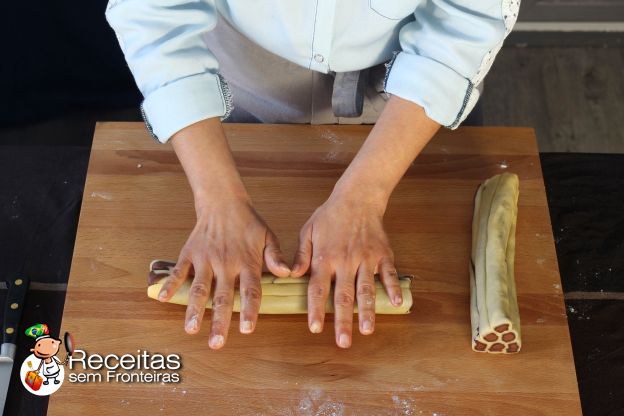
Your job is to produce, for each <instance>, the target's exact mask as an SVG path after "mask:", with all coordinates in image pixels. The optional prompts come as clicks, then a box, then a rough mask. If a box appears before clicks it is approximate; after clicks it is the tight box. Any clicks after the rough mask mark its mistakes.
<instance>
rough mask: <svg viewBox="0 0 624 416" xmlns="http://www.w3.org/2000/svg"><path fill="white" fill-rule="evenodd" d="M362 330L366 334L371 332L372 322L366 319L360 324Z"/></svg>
mask: <svg viewBox="0 0 624 416" xmlns="http://www.w3.org/2000/svg"><path fill="white" fill-rule="evenodd" d="M362 332H365V333H367V334H370V333H371V332H373V323H372V322H371V321H369V320H368V319H367V320H366V321H364V323H363V324H362Z"/></svg>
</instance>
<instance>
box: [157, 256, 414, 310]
mask: <svg viewBox="0 0 624 416" xmlns="http://www.w3.org/2000/svg"><path fill="white" fill-rule="evenodd" d="M156 262H161V263H167V264H171V265H173V263H171V262H164V261H162V260H155V261H153V262H152V264H151V266H150V268H151V269H152V273H153V274H155V275H156V277H157V278H159V279H158V281H154V282H152V284H150V285H149V286H148V288H147V296H149V297H150V298H152V299H157V298H158V293H159V292H160V289H161V287H162V283H161V281H162V279H164V278H165V277H167V275H168V274H169V270H167V269H154V264H155V263H156ZM171 267H172V266H171ZM169 269H170V267H169ZM152 279H153V278H152ZM260 283H261V286H262V301H261V303H260V313H261V314H302V313H307V308H308V301H307V299H308V298H307V293H308V278H307V277H302V278H278V277H274V276H271V275H264V276H262V278H261V282H260ZM410 283H411V277H409V276H402V277H400V278H399V284H400V286H401V293H402V295H403V304H402V305H401V306H393V305H392V304H391V303H390V299H389V298H388V295H387V293H386V291H385V289H384V287H383V285H382V283H381V282H380V281H379V280H377V278H376V279H375V288H376V296H375V313H377V314H392V315H397V314H398V315H400V314H406V313H409V311H410V309H411V307H412V303H413V300H412V292H411V290H410ZM190 288H191V280H190V279H189V280H187V281H185V282H184V283H183V284H182V286H180V288H179V289H178V291H177V292H176V293H175V294H174V295H173V296H172V298H171V299H170V300H169V303H175V304H178V305H187V304H188V296H189V291H190ZM211 306H212V299H211V298H210V297H209V299H208V302H207V303H206V308H211ZM234 312H240V294H239V291H238V289H236V292H235V294H234ZM325 312H327V313H333V312H334V303H333V289H332V290H331V292H330V294H329V296H328V299H327V304H326V305H325ZM354 312H356V313H357V305H355V307H354Z"/></svg>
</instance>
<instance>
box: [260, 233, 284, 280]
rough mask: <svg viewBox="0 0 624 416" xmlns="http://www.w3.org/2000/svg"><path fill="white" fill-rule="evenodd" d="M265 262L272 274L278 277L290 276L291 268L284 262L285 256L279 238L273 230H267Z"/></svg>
mask: <svg viewBox="0 0 624 416" xmlns="http://www.w3.org/2000/svg"><path fill="white" fill-rule="evenodd" d="M264 262H265V264H266V266H267V268H268V269H269V271H270V272H271V273H273V274H274V275H275V276H278V277H287V276H288V275H290V268H289V267H288V265H287V264H286V262H285V261H284V254H282V249H281V248H280V245H279V241H278V240H277V237H276V236H275V234H273V232H272V231H271V230H267V232H266V237H265V242H264Z"/></svg>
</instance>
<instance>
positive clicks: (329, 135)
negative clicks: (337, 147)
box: [321, 130, 342, 144]
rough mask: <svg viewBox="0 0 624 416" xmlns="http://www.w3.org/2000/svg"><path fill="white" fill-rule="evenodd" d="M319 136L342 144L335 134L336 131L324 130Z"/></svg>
mask: <svg viewBox="0 0 624 416" xmlns="http://www.w3.org/2000/svg"><path fill="white" fill-rule="evenodd" d="M321 138H322V139H325V140H327V141H329V142H332V143H334V144H342V140H340V139H339V138H338V136H336V133H334V132H333V131H331V130H325V131H323V132H322V133H321Z"/></svg>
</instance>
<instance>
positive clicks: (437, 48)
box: [106, 0, 520, 142]
mask: <svg viewBox="0 0 624 416" xmlns="http://www.w3.org/2000/svg"><path fill="white" fill-rule="evenodd" d="M519 6H520V0H454V1H451V0H316V1H312V0H307V1H305V0H216V1H215V0H110V1H109V4H108V7H107V10H106V17H107V20H108V22H109V23H110V25H111V27H112V28H113V29H114V30H115V33H116V34H117V38H118V40H119V44H120V46H121V48H122V50H123V52H124V54H125V57H126V61H127V62H128V65H129V67H130V70H131V71H132V74H133V75H134V78H135V81H136V83H137V85H138V87H139V89H140V90H141V92H142V93H143V96H144V98H145V99H144V101H143V104H142V110H143V113H144V114H143V116H144V118H145V119H146V122H147V124H148V127H149V128H150V129H151V130H152V133H153V134H154V135H155V136H156V138H158V140H160V141H161V142H166V141H167V140H169V138H171V136H172V135H173V134H175V133H176V132H177V131H179V130H181V129H182V128H184V127H186V126H188V125H190V124H193V123H195V122H197V121H200V120H203V119H206V118H210V117H221V118H225V117H227V115H228V114H229V113H230V112H231V110H232V99H231V96H230V93H229V89H228V88H227V83H226V82H225V80H224V79H223V77H222V76H221V75H220V74H219V63H218V62H217V60H216V59H215V57H214V55H213V54H212V53H211V52H210V50H208V48H207V47H206V45H205V43H204V41H203V40H202V34H203V33H205V32H207V31H210V30H212V29H213V28H214V27H215V25H216V22H217V13H220V14H221V15H222V16H223V17H224V18H226V19H227V20H228V21H229V22H230V23H231V24H232V26H234V27H235V28H236V29H237V30H239V31H240V32H241V33H242V34H244V35H245V36H247V37H248V38H250V39H251V40H253V41H254V42H255V43H257V44H258V45H260V46H261V47H263V48H265V49H267V50H269V51H270V52H272V53H274V54H276V55H279V56H281V57H283V58H285V59H287V60H289V61H292V62H294V63H296V64H298V65H301V66H302V67H305V68H309V69H311V70H314V71H319V72H322V73H328V72H330V71H335V72H344V71H355V70H360V69H364V68H369V67H371V66H374V65H377V64H379V63H382V62H385V61H389V60H390V61H391V62H390V65H388V72H387V74H386V80H385V91H386V92H387V93H390V94H393V95H397V96H399V97H401V98H404V99H407V100H410V101H413V102H415V103H416V104H418V105H420V106H422V107H423V108H424V109H425V112H426V113H427V115H428V116H429V117H430V118H432V119H433V120H435V121H437V122H438V123H440V124H442V125H444V126H446V127H449V128H456V127H457V126H458V125H459V124H460V123H461V122H462V121H463V119H464V118H465V117H466V116H467V114H468V113H469V112H470V110H471V109H472V108H473V107H474V105H475V103H476V102H477V100H478V98H479V89H478V88H477V87H478V86H479V84H480V83H481V82H482V81H483V78H484V76H485V75H486V73H487V72H488V70H489V68H490V66H491V64H492V62H493V60H494V57H495V56H496V53H497V52H498V50H499V49H500V47H501V46H502V43H503V40H504V39H505V37H506V36H507V34H508V33H509V32H510V31H511V28H512V27H513V25H514V23H515V21H516V16H517V13H518V9H519Z"/></svg>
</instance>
